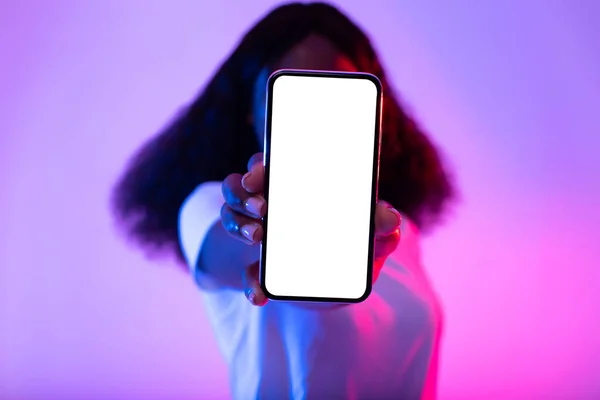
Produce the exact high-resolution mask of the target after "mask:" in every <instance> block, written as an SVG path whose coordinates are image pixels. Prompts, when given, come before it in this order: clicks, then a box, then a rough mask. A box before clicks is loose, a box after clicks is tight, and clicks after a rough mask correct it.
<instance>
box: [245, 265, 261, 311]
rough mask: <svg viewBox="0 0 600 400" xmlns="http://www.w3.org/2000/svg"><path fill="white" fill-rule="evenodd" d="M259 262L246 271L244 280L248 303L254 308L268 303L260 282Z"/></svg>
mask: <svg viewBox="0 0 600 400" xmlns="http://www.w3.org/2000/svg"><path fill="white" fill-rule="evenodd" d="M258 271H259V267H258V262H255V263H254V264H252V265H251V266H249V267H248V268H246V269H245V270H244V274H243V276H242V280H243V282H244V294H245V295H246V298H247V299H248V301H249V302H250V303H251V304H252V305H254V306H264V305H265V304H266V303H267V296H265V294H264V292H263V291H262V289H261V287H260V283H259V282H258Z"/></svg>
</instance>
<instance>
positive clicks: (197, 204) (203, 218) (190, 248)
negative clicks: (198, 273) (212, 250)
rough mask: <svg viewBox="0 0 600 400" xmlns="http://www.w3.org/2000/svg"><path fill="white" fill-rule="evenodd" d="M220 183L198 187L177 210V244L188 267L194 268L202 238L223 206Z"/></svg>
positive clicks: (204, 184)
mask: <svg viewBox="0 0 600 400" xmlns="http://www.w3.org/2000/svg"><path fill="white" fill-rule="evenodd" d="M221 185H222V183H221V182H205V183H203V184H201V185H199V186H198V187H197V188H196V189H195V190H194V191H193V192H192V193H191V194H190V195H189V196H188V197H187V198H186V199H185V200H184V202H183V203H182V205H181V207H180V209H179V217H178V230H179V243H180V246H181V249H182V251H183V254H184V256H185V258H186V261H187V263H188V265H190V266H195V265H196V261H197V260H196V258H197V257H198V252H199V250H200V246H201V245H202V242H203V241H204V237H205V236H206V234H207V233H208V231H209V230H210V228H211V227H212V226H213V224H214V223H215V222H216V221H217V220H218V219H219V216H220V213H221V207H222V206H223V194H222V192H221Z"/></svg>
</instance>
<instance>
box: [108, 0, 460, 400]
mask: <svg viewBox="0 0 600 400" xmlns="http://www.w3.org/2000/svg"><path fill="white" fill-rule="evenodd" d="M281 68H298V69H318V70H340V71H363V72H370V73H372V74H374V75H376V76H377V77H379V78H380V80H381V81H382V84H383V87H384V108H383V110H384V111H383V112H384V117H383V139H382V153H381V173H380V180H379V195H380V197H381V198H382V199H385V200H386V201H387V203H385V202H381V203H380V204H379V205H378V209H377V217H378V218H377V221H378V222H377V227H376V230H377V234H378V236H377V245H376V256H375V265H376V268H375V274H374V279H375V284H374V288H373V292H372V294H371V296H370V297H369V298H368V299H367V300H366V301H365V302H363V303H360V304H355V305H344V306H330V305H323V306H318V307H317V306H312V307H310V306H305V305H299V304H297V303H286V302H269V303H267V302H266V298H265V296H264V294H263V293H262V291H261V290H260V287H259V286H258V282H257V279H256V266H257V260H258V248H259V246H258V244H259V243H260V240H261V237H262V227H261V226H260V217H261V216H262V215H263V214H264V212H265V209H266V204H265V201H264V198H263V197H262V196H261V195H260V192H261V186H262V180H263V176H264V171H263V169H262V164H261V163H260V159H261V155H260V154H257V153H258V152H259V150H260V149H261V148H262V145H263V143H262V141H263V137H262V132H263V127H264V114H265V112H264V107H265V84H266V81H267V78H268V76H269V74H270V73H271V72H273V71H274V70H276V69H281ZM307 162H310V155H309V154H308V155H307ZM242 174H243V175H242ZM299 190H300V188H299ZM452 194H453V189H452V185H451V183H450V181H449V178H448V176H447V173H446V171H445V170H444V167H443V165H442V163H441V161H440V157H439V156H438V153H437V151H436V149H435V148H434V146H433V145H432V144H431V143H430V142H429V140H428V139H427V138H426V136H425V135H424V133H423V132H422V131H420V130H419V128H418V127H417V125H416V124H415V123H414V121H413V120H412V119H411V118H410V117H409V116H408V115H407V114H406V113H405V112H404V111H403V110H402V108H401V107H400V105H399V104H398V102H397V100H396V99H395V98H394V96H393V95H392V93H391V91H390V88H389V85H388V82H387V79H386V74H385V73H384V71H383V69H382V67H381V65H380V63H379V61H378V58H377V55H376V53H375V51H374V50H373V48H372V46H371V44H370V42H369V40H368V38H367V37H366V35H365V34H364V33H363V32H361V30H360V29H359V28H358V27H357V26H355V25H354V24H353V23H352V22H351V21H350V20H349V19H348V18H347V17H346V16H344V15H343V14H341V13H340V12H339V11H338V10H337V9H335V8H334V7H332V6H329V5H326V4H322V3H314V4H298V3H295V4H289V5H285V6H282V7H279V8H277V9H275V10H273V11H272V12H271V13H269V14H268V15H267V16H266V17H265V18H263V19H262V20H261V21H260V22H258V23H257V24H256V25H255V26H254V27H253V28H252V29H251V30H250V31H249V32H248V33H247V34H246V35H245V36H244V37H243V39H242V40H241V42H240V43H239V45H238V46H237V48H236V49H235V50H234V52H233V53H232V54H231V56H230V57H229V58H228V59H227V60H226V61H225V63H224V64H223V65H222V66H221V68H220V69H219V70H218V72H217V73H216V74H215V76H214V77H213V78H212V79H211V81H210V82H209V84H208V86H207V87H206V88H205V89H204V91H203V92H202V93H201V94H200V95H199V96H198V98H197V99H195V100H194V101H193V103H192V104H191V105H190V106H189V107H187V108H186V109H185V110H184V111H183V113H182V114H181V115H180V116H179V117H178V118H177V119H176V120H175V121H174V122H173V123H172V124H171V125H170V126H169V127H168V128H167V129H166V130H165V131H164V132H162V133H161V134H159V135H158V136H156V137H155V138H154V139H152V140H151V141H150V142H149V143H148V144H146V146H145V147H144V148H143V149H142V150H141V151H140V152H139V153H138V154H137V156H136V157H134V158H133V160H132V161H131V163H130V165H129V167H128V169H127V170H126V171H125V174H124V176H123V177H122V179H121V181H120V182H119V184H118V185H117V187H116V189H115V197H114V206H115V208H114V209H115V213H116V216H117V217H118V219H119V220H120V221H121V222H122V223H123V226H124V228H125V229H126V232H127V233H128V234H129V236H130V237H131V238H133V239H134V240H135V241H137V242H138V244H140V245H141V246H142V247H144V248H145V249H147V250H151V251H156V250H160V251H164V250H167V251H170V252H172V253H174V254H175V255H176V256H177V258H178V260H179V261H180V262H181V263H182V264H184V265H185V264H187V266H189V269H190V272H191V274H192V276H193V277H194V280H195V282H196V283H197V285H198V287H199V288H200V289H201V292H202V296H203V298H204V303H205V306H206V308H207V312H208V316H209V319H210V322H211V324H212V327H213V330H214V332H215V335H216V337H217V340H218V342H219V345H220V348H221V351H222V353H223V355H224V357H225V359H226V361H227V364H228V366H229V370H230V376H231V386H232V394H233V397H234V398H235V399H258V398H260V399H286V398H293V399H391V398H394V399H418V398H433V397H435V387H436V374H437V363H438V349H439V340H440V332H441V322H442V321H441V319H442V314H441V311H440V307H439V305H438V301H437V299H436V296H435V294H434V293H433V290H432V289H431V287H430V285H429V283H428V281H427V279H426V276H425V273H424V271H423V270H422V268H421V265H420V256H419V247H418V240H419V239H418V228H420V229H426V228H430V227H432V226H433V225H434V224H435V223H436V222H438V221H439V219H440V217H441V216H442V215H443V213H444V211H445V209H446V205H447V203H448V201H449V200H450V199H451V198H452ZM348 195H351V192H350V188H349V192H348ZM323 201H324V202H325V203H329V204H330V207H331V208H332V210H334V209H335V201H334V200H332V199H324V200H323ZM339 201H343V199H339ZM396 210H399V211H400V213H401V215H402V222H400V220H399V218H398V217H399V216H400V214H399V213H398V211H396ZM290 222H291V223H293V221H290ZM417 227H418V228H417ZM327 228H330V229H332V231H333V228H335V227H327V226H318V227H315V229H327ZM398 228H399V229H398ZM400 232H401V235H400ZM400 236H402V239H401V240H400V243H399V238H400ZM309 243H310V240H309V238H307V246H308V245H309ZM290 256H291V257H293V255H290ZM340 279H343V277H340ZM242 293H245V294H246V297H244V295H243V294H242ZM257 306H258V307H257Z"/></svg>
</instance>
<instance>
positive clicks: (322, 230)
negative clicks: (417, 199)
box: [260, 70, 382, 303]
mask: <svg viewBox="0 0 600 400" xmlns="http://www.w3.org/2000/svg"><path fill="white" fill-rule="evenodd" d="M381 99H382V96H381V83H380V82H379V80H378V79H377V78H376V77H375V76H373V75H371V74H366V73H346V72H323V71H304V70H279V71H276V72H275V73H273V74H272V75H271V76H270V77H269V80H268V83H267V107H266V123H265V141H264V143H265V145H264V146H265V148H264V166H265V187H264V196H265V199H266V201H267V209H268V210H267V213H266V216H265V217H264V220H263V226H264V235H263V241H262V245H261V247H262V248H261V258H260V283H261V287H262V289H263V291H264V292H265V294H266V296H267V297H268V298H269V299H271V300H286V301H290V300H291V301H310V302H339V303H358V302H361V301H364V300H365V299H367V297H368V296H369V294H370V292H371V286H372V277H373V250H374V244H375V206H376V203H377V181H378V173H379V151H380V135H381V133H380V132H381V129H380V125H381V107H382V105H381V103H382V101H381Z"/></svg>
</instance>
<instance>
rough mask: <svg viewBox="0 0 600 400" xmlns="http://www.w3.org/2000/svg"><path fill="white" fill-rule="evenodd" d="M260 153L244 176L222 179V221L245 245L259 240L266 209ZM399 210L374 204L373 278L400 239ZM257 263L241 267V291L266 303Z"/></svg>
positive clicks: (384, 203)
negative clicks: (242, 287)
mask: <svg viewBox="0 0 600 400" xmlns="http://www.w3.org/2000/svg"><path fill="white" fill-rule="evenodd" d="M262 160H263V155H262V153H257V154H255V155H253V156H252V157H251V158H250V161H249V162H248V172H247V173H246V174H245V175H243V176H242V175H241V174H231V175H229V176H228V177H227V178H225V181H224V182H223V196H224V198H225V204H223V208H221V222H222V224H223V226H224V227H225V229H226V230H227V232H229V234H230V235H232V236H233V237H235V238H237V239H239V240H241V241H242V242H244V243H246V244H248V245H256V244H259V243H260V242H261V241H262V238H263V226H262V217H263V216H264V215H265V213H266V211H267V202H266V201H265V198H264V197H263V196H262V193H263V186H264V176H265V171H264V167H263V163H262ZM400 222H401V217H400V213H399V212H398V211H396V210H395V209H393V208H392V206H391V205H389V204H388V203H386V202H384V201H380V202H379V203H378V204H377V209H376V212H375V235H376V241H375V256H374V258H375V260H374V269H375V270H374V277H373V278H374V279H373V280H374V281H375V280H376V279H377V277H378V275H379V271H380V270H381V267H382V266H383V263H384V262H385V260H386V259H387V257H388V256H389V255H390V254H391V253H392V252H393V251H394V250H395V249H396V246H398V243H399V241H400V229H399V228H400ZM258 269H259V266H258V263H254V264H252V265H250V266H249V267H247V268H246V269H245V270H244V277H243V278H244V287H245V290H244V293H245V294H246V297H247V298H248V300H249V301H250V302H251V303H252V304H254V305H257V306H262V305H264V304H265V303H266V302H267V297H266V296H265V294H264V293H263V291H262V289H261V288H260V284H259V282H258V272H259V271H258Z"/></svg>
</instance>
